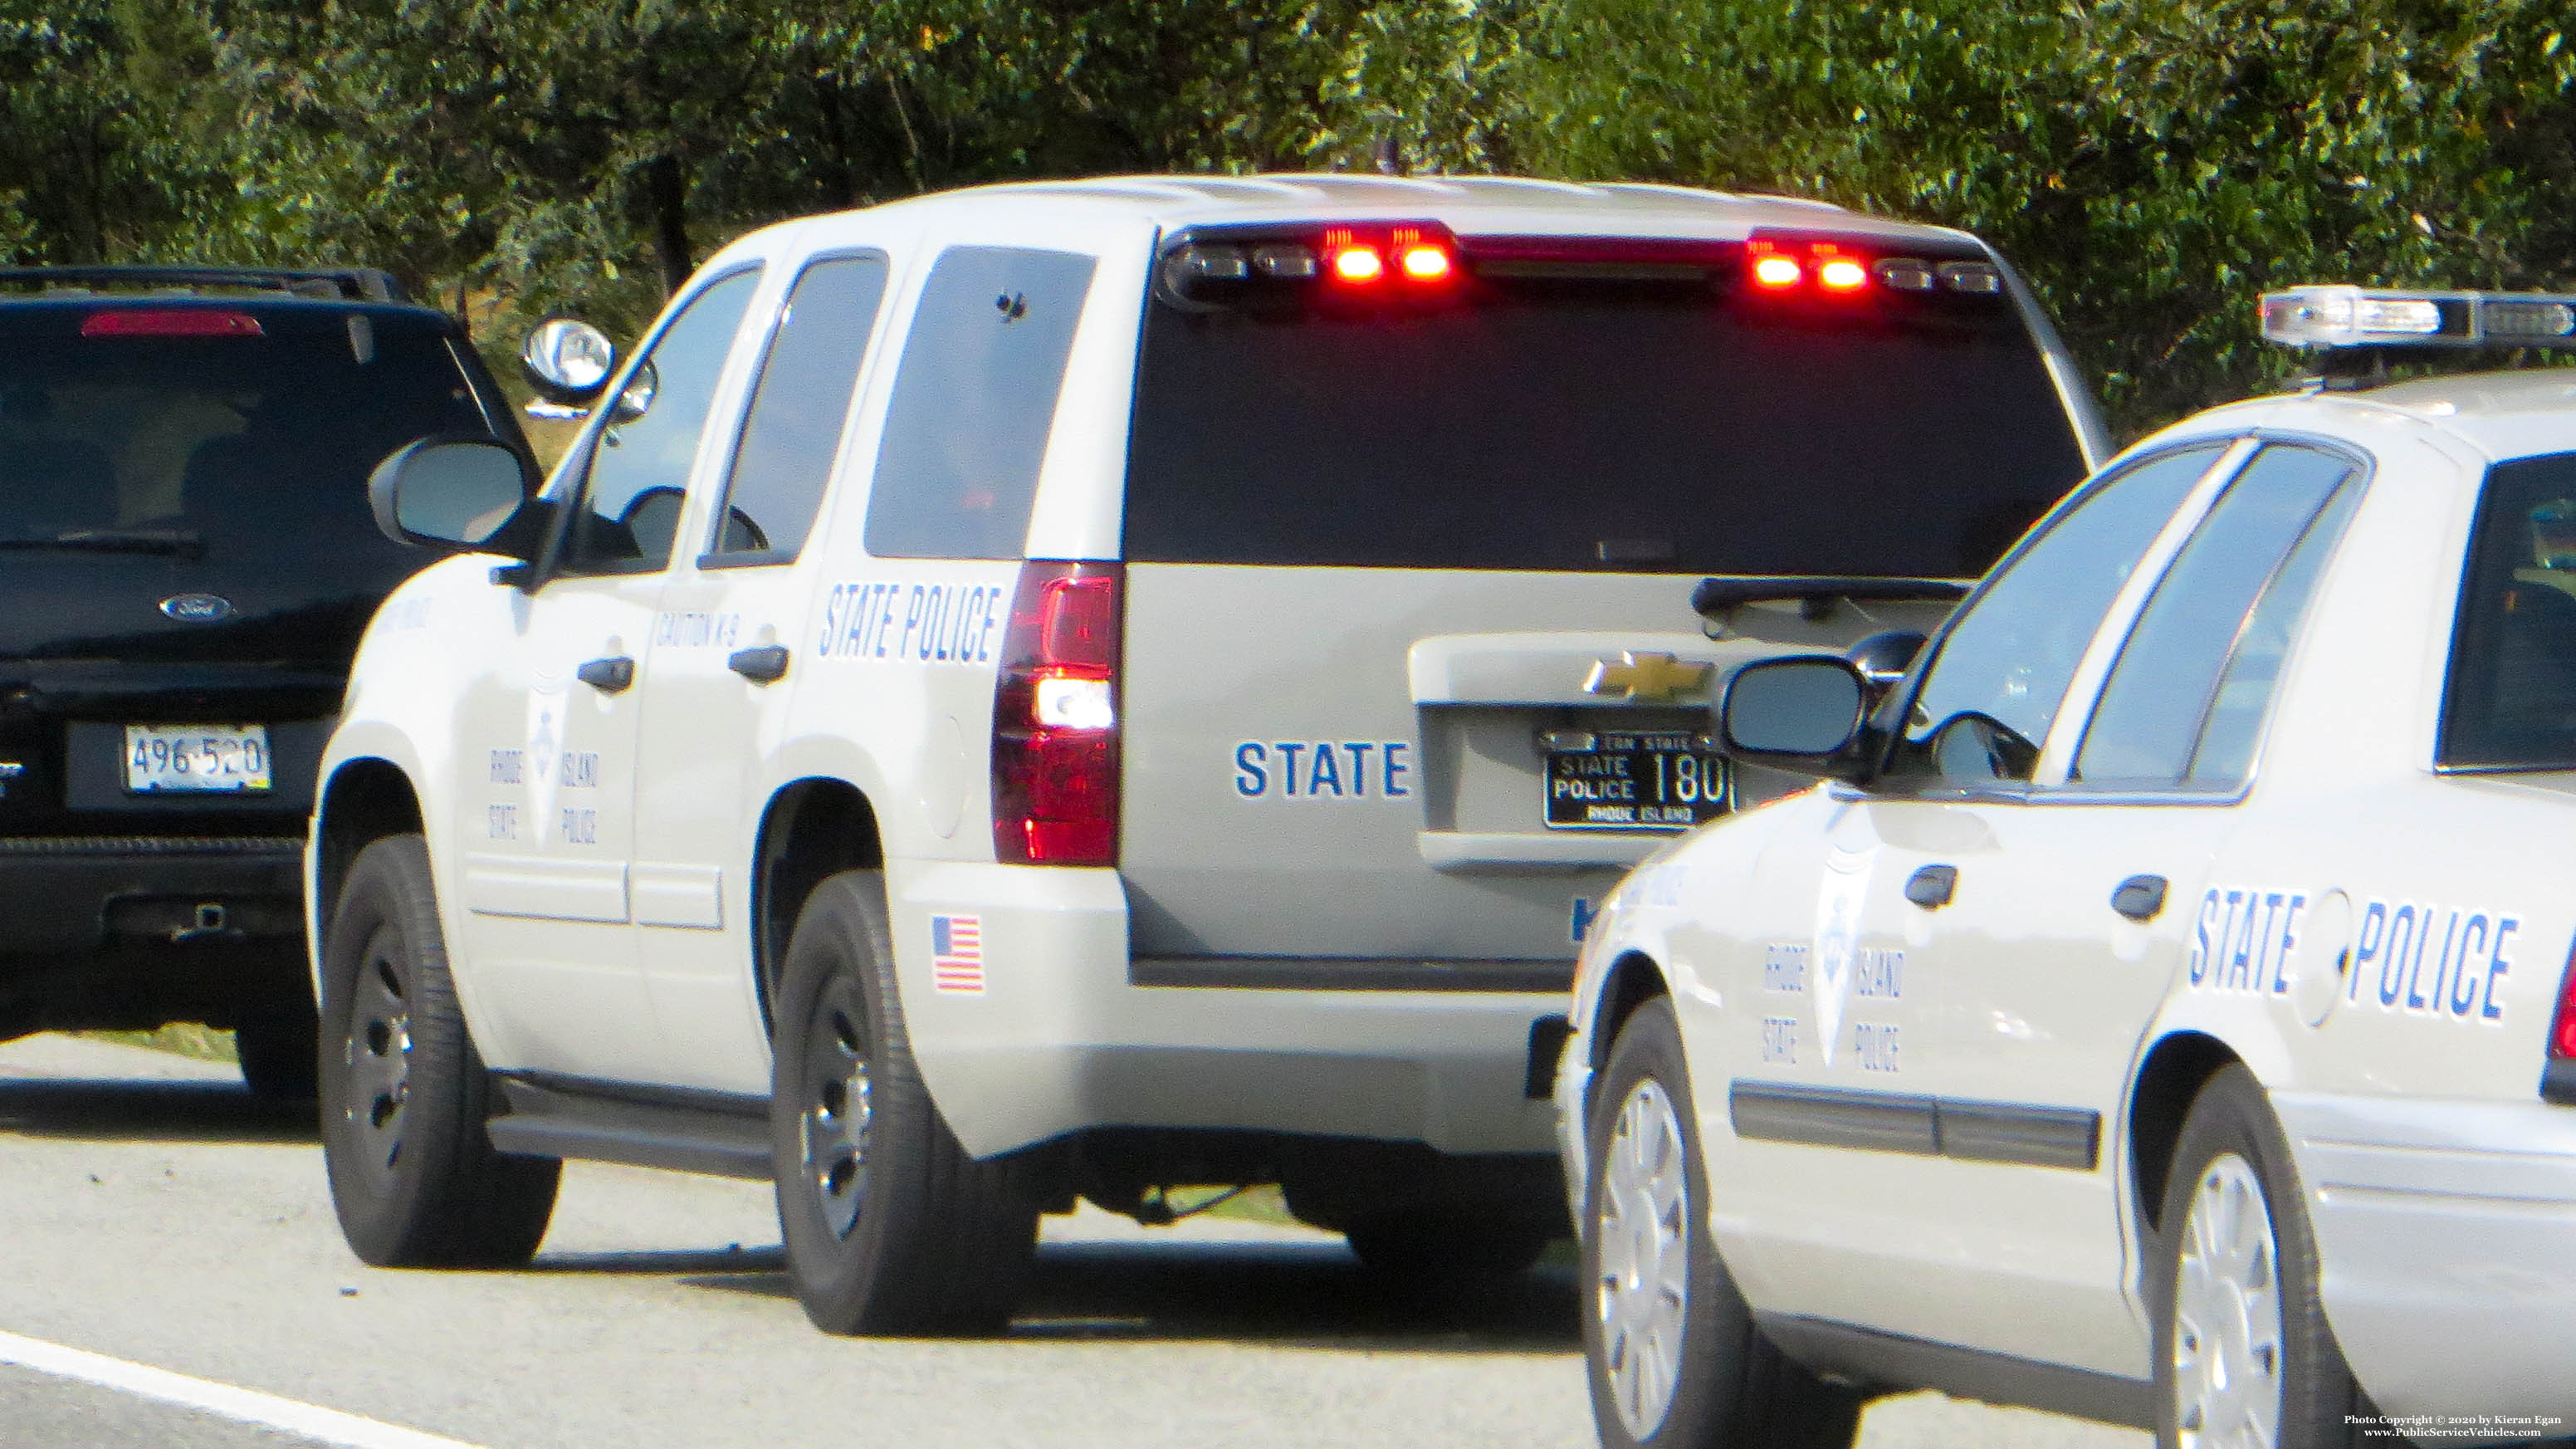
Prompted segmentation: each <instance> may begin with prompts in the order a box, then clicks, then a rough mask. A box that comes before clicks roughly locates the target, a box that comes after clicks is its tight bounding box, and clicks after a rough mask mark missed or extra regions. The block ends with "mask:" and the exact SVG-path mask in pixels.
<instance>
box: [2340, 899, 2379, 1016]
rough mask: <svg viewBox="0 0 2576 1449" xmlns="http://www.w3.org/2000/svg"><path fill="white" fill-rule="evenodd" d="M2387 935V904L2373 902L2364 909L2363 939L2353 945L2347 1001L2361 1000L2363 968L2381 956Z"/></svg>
mask: <svg viewBox="0 0 2576 1449" xmlns="http://www.w3.org/2000/svg"><path fill="white" fill-rule="evenodd" d="M2387 934H2388V904H2387V902H2385V901H2380V900H2373V901H2372V902H2371V903H2370V904H2368V905H2366V906H2364V907H2362V911H2361V937H2360V939H2359V940H2357V941H2355V942H2354V943H2353V948H2352V979H2351V980H2350V981H2347V982H2345V983H2344V988H2343V994H2344V999H2345V1000H2347V1001H2355V1000H2359V999H2360V996H2361V968H2362V967H2364V966H2367V965H2369V964H2370V963H2371V961H2372V960H2373V959H2374V958H2376V957H2377V956H2378V955H2379V946H2380V941H2381V940H2382V938H2384V937H2385V936H2386V935H2387Z"/></svg>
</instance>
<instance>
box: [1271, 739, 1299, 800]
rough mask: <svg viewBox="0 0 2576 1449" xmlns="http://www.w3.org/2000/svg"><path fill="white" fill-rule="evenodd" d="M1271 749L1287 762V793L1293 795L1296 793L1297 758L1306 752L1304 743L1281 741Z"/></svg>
mask: <svg viewBox="0 0 2576 1449" xmlns="http://www.w3.org/2000/svg"><path fill="white" fill-rule="evenodd" d="M1272 748H1274V749H1276V750H1277V751H1279V754H1280V757H1281V758H1282V759H1285V760H1286V761H1287V762H1288V793H1289V794H1291V795H1294V794H1296V793H1297V757H1298V756H1299V755H1302V754H1304V753H1305V752H1306V742H1305V741H1304V740H1281V741H1279V742H1277V743H1276V744H1275V745H1273V746H1272Z"/></svg>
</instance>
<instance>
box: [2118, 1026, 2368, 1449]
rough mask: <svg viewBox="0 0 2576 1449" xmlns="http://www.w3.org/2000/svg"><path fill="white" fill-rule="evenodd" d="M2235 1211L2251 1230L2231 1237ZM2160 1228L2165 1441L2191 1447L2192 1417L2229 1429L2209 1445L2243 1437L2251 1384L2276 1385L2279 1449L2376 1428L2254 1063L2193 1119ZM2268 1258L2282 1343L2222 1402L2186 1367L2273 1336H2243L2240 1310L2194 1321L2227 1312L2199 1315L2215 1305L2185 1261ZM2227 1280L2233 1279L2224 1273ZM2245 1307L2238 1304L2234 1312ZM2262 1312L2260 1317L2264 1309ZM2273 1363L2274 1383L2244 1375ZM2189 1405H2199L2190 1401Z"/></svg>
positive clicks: (2159, 1430)
mask: <svg viewBox="0 0 2576 1449" xmlns="http://www.w3.org/2000/svg"><path fill="white" fill-rule="evenodd" d="M2196 1207H2197V1209H2198V1213H2199V1215H2198V1216H2197V1217H2195V1215H2194V1214H2195V1208H2196ZM2255 1207H2259V1208H2261V1210H2262V1214H2263V1223H2262V1225H2264V1226H2268V1228H2269V1230H2270V1233H2271V1251H2269V1252H2268V1253H2263V1252H2260V1251H2259V1240H2258V1239H2254V1238H2252V1237H2251V1236H2250V1230H2251V1229H2252V1227H2254V1226H2255V1224H2254V1222H2253V1220H2252V1219H2251V1217H2250V1216H2248V1215H2247V1213H2246V1210H2247V1209H2250V1208H2255ZM2231 1212H2233V1214H2234V1217H2233V1219H2232V1221H2233V1222H2235V1223H2236V1224H2238V1225H2239V1226H2240V1227H2242V1228H2244V1229H2245V1230H2246V1232H2244V1233H2230V1232H2228V1231H2227V1230H2226V1228H2227V1224H2228V1222H2229V1221H2231V1218H2230V1216H2229V1215H2230V1213H2231ZM2156 1222H2157V1224H2158V1231H2157V1234H2156V1259H2155V1265H2154V1269H2153V1275H2152V1280H2151V1282H2150V1284H2149V1289H2150V1300H2149V1301H2151V1302H2152V1303H2153V1304H2154V1305H2155V1320H2156V1350H2155V1352H2156V1357H2155V1365H2156V1369H2155V1385H2156V1389H2155V1392H2156V1442H2157V1443H2158V1444H2159V1445H2162V1446H2165V1449H2172V1446H2174V1445H2177V1444H2179V1443H2180V1442H2181V1433H2182V1428H2183V1424H2184V1422H2185V1421H2186V1419H2190V1420H2192V1421H2193V1427H2194V1429H2195V1431H2201V1430H2203V1429H2204V1428H2205V1427H2206V1426H2207V1425H2208V1422H2209V1420H2210V1419H2211V1418H2213V1417H2214V1418H2216V1419H2217V1420H2218V1423H2217V1425H2216V1428H2217V1429H2218V1430H2219V1431H2221V1432H2220V1433H2219V1434H2218V1435H2217V1436H2215V1437H2211V1438H2206V1439H2203V1440H2202V1441H2201V1442H2204V1443H2233V1442H2237V1441H2236V1440H2234V1439H2231V1438H2227V1437H2225V1435H2224V1431H2225V1430H2226V1428H2227V1424H2228V1422H2229V1421H2230V1420H2231V1419H2232V1418H2233V1414H2234V1413H2235V1412H2241V1411H2242V1410H2243V1409H2244V1408H2245V1407H2246V1405H2247V1404H2248V1402H2249V1393H2248V1392H2236V1391H2235V1390H2237V1388H2238V1386H2240V1385H2243V1384H2245V1383H2246V1382H2247V1381H2248V1380H2249V1379H2252V1380H2254V1385H2253V1388H2252V1389H2251V1390H2250V1401H2251V1402H2253V1403H2256V1404H2260V1403H2261V1402H2264V1401H2265V1400H2266V1398H2267V1396H2268V1394H2269V1392H2270V1385H2271V1384H2277V1388H2278V1392H2279V1410H2278V1416H2277V1418H2276V1419H2275V1421H2274V1422H2275V1426H2276V1432H2275V1435H2274V1437H2273V1438H2272V1440H2271V1443H2272V1444H2273V1445H2274V1446H2275V1449H2327V1446H2351V1445H2358V1444H2359V1443H2361V1442H2362V1441H2361V1437H2360V1428H2361V1425H2362V1424H2363V1423H2365V1422H2375V1420H2373V1418H2372V1415H2373V1413H2374V1411H2373V1410H2372V1409H2371V1407H2370V1403H2369V1401H2368V1399H2366V1398H2365V1397H2364V1396H2363V1395H2362V1393H2361V1390H2360V1387H2359V1385H2357V1384H2356V1383H2355V1382H2354V1381H2353V1377H2352V1370H2351V1369H2350V1368H2349V1367H2348V1366H2346V1364H2345V1363H2344V1359H2343V1350H2342V1349H2341V1348H2340V1347H2338V1346H2337V1345H2336V1343H2335V1339H2334V1330H2333V1329H2331V1328H2330V1327H2328V1326H2327V1324H2326V1312H2325V1305H2324V1303H2323V1302H2322V1301H2321V1299H2320V1298H2319V1296H2318V1293H2317V1243H2316V1236H2315V1234H2314V1233H2313V1232H2312V1231H2311V1230H2310V1228H2309V1225H2308V1214H2307V1206H2306V1202H2305V1199H2304V1198H2303V1197H2302V1195H2301V1193H2300V1191H2299V1182H2298V1173H2297V1171H2296V1169H2295V1168H2294V1167H2293V1165H2292V1163H2291V1160H2290V1145H2289V1142H2288V1140H2287V1139H2286V1138H2284V1137H2283V1136H2282V1135H2281V1128H2280V1124H2279V1123H2278V1122H2276V1121H2275V1120H2274V1119H2273V1117H2272V1108H2271V1103H2270V1100H2269V1099H2268V1098H2267V1097H2265V1095H2264V1092H2263V1084H2262V1083H2261V1082H2259V1081H2257V1080H2256V1079H2255V1077H2254V1074H2253V1073H2251V1072H2249V1071H2247V1070H2246V1069H2245V1068H2244V1067H2242V1066H2232V1065H2231V1066H2228V1067H2226V1068H2223V1069H2221V1070H2220V1071H2219V1072H2218V1073H2217V1075H2215V1076H2213V1077H2211V1078H2210V1079H2209V1081H2208V1082H2207V1083H2206V1084H2205V1085H2203V1086H2202V1087H2201V1089H2200V1095H2199V1096H2197V1097H2196V1098H2194V1099H2193V1101H2192V1104H2191V1112H2190V1114H2189V1115H2187V1116H2186V1117H2184V1118H2183V1125H2182V1137H2181V1140H2180V1141H2179V1142H2178V1143H2177V1144H2176V1145H2175V1147H2174V1155H2173V1164H2172V1171H2171V1172H2170V1173H2169V1174H2168V1175H2167V1176H2166V1179H2165V1193H2164V1205H2163V1209H2162V1211H2161V1212H2160V1213H2159V1214H2158V1216H2157V1218H2156ZM2249 1243H2251V1244H2256V1245H2258V1250H2257V1252H2255V1253H2248V1254H2243V1255H2242V1257H2241V1260H2240V1256H2239V1254H2238V1253H2237V1252H2236V1251H2233V1250H2231V1247H2230V1246H2229V1245H2230V1244H2233V1245H2234V1247H2236V1248H2242V1247H2243V1246H2245V1245H2247V1244H2249ZM2258 1258H2269V1259H2270V1267H2269V1270H2268V1271H2269V1272H2270V1274H2271V1275H2272V1277H2273V1279H2274V1281H2275V1284H2276V1287H2277V1291H2276V1293H2275V1294H2274V1297H2273V1302H2274V1303H2275V1304H2276V1305H2277V1307H2278V1309H2279V1313H2280V1329H2279V1335H2278V1338H2277V1341H2276V1346H2275V1347H2274V1349H2273V1350H2272V1352H2270V1353H2269V1354H2268V1355H2266V1354H2263V1353H2261V1352H2259V1351H2256V1352H2253V1353H2251V1354H2249V1355H2248V1357H2247V1359H2246V1360H2243V1361H2240V1363H2239V1364H2238V1366H2237V1367H2236V1371H2235V1373H2234V1374H2233V1375H2232V1376H2231V1381H2230V1384H2229V1388H2228V1390H2225V1391H2219V1392H2217V1393H2216V1394H2215V1396H2214V1397H2215V1402H2214V1403H2213V1402H2212V1401H2211V1399H2212V1396H2211V1395H2210V1394H2209V1393H2208V1392H2205V1391H2204V1389H2203V1386H2202V1385H2201V1383H2200V1382H2199V1375H2198V1374H2196V1373H2194V1372H2193V1371H2192V1370H2191V1369H2190V1368H2189V1367H2188V1365H2189V1364H2190V1363H2192V1362H2196V1361H2203V1360H2204V1359H2205V1356H2206V1355H2207V1354H2208V1353H2209V1352H2211V1351H2212V1350H2213V1348H2215V1349H2217V1351H2221V1352H2224V1351H2225V1349H2226V1347H2227V1346H2229V1345H2232V1344H2233V1342H2235V1341H2236V1340H2237V1339H2238V1338H2240V1337H2241V1338H2244V1339H2246V1341H2248V1342H2255V1341H2258V1340H2259V1339H2261V1338H2264V1337H2269V1336H2270V1335H2269V1334H2268V1333H2267V1332H2266V1331H2264V1330H2263V1329H2262V1328H2260V1327H2259V1326H2258V1327H2257V1329H2256V1330H2255V1332H2254V1333H2252V1334H2250V1335H2247V1334H2244V1333H2243V1332H2242V1325H2243V1322H2244V1318H2243V1316H2242V1315H2234V1316H2235V1318H2236V1322H2235V1323H2234V1324H2233V1325H2231V1326H2229V1327H2227V1328H2224V1329H2222V1328H2219V1327H2218V1326H2217V1325H2215V1324H2213V1323H2209V1322H2196V1321H2194V1320H2196V1319H2201V1318H2210V1317H2214V1316H2220V1315H2213V1314H2210V1313H2207V1312H2203V1313H2200V1314H2194V1313H2193V1312H2192V1311H2191V1301H2192V1300H2193V1299H2198V1301H2200V1302H2202V1303H2204V1304H2206V1303H2207V1302H2208V1301H2209V1300H2208V1299H2206V1298H2200V1297H2199V1295H2197V1294H2184V1293H2182V1292H2181V1291H2180V1288H2181V1283H2182V1276H2183V1274H2184V1272H2185V1271H2186V1269H2185V1263H2186V1260H2187V1259H2197V1260H2198V1261H2199V1262H2200V1263H2202V1264H2204V1265H2216V1266H2222V1267H2223V1266H2224V1265H2229V1264H2235V1263H2238V1262H2240V1261H2241V1262H2242V1263H2244V1264H2253V1265H2254V1271H2256V1272H2258V1273H2259V1272H2260V1271H2262V1270H2261V1268H2260V1265H2259V1263H2257V1261H2256V1260H2257V1259H2258ZM2200 1276H2201V1277H2202V1278H2203V1279H2204V1280H2206V1279H2207V1277H2208V1276H2209V1268H2208V1267H2206V1266H2205V1267H2204V1268H2203V1269H2202V1270H2200ZM2218 1276H2219V1277H2221V1278H2225V1277H2229V1276H2233V1273H2232V1272H2231V1271H2221V1272H2219V1273H2218ZM2235 1301H2236V1300H2233V1299H2230V1300H2229V1304H2228V1308H2229V1312H2230V1313H2231V1314H2232V1313H2233V1309H2234V1307H2235ZM2255 1316H2256V1317H2257V1319H2258V1321H2259V1318H2260V1313H2259V1308H2258V1310H2257V1312H2256V1315H2255ZM2213 1341H2214V1342H2213ZM2266 1359H2268V1361H2269V1364H2270V1365H2271V1371H2270V1374H2269V1376H2268V1382H2267V1376H2266V1375H2265V1374H2264V1373H2263V1372H2262V1371H2261V1370H2260V1369H2259V1368H2258V1369H2256V1370H2255V1371H2254V1372H2251V1373H2249V1372H2247V1368H2246V1365H2247V1364H2253V1365H2260V1364H2262V1363H2263V1362H2265V1361H2266ZM2187 1399H2188V1400H2191V1401H2192V1403H2191V1404H2186V1402H2185V1400H2187ZM2193 1405H2197V1411H2196V1412H2195V1409H2194V1407H2193Z"/></svg>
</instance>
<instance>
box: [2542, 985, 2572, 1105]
mask: <svg viewBox="0 0 2576 1449" xmlns="http://www.w3.org/2000/svg"><path fill="white" fill-rule="evenodd" d="M2540 1095H2542V1096H2543V1097H2546V1098H2548V1099H2549V1100H2550V1101H2553V1102H2560V1103H2564V1104H2566V1105H2568V1106H2576V949H2571V950H2570V951H2569V952H2568V953H2567V970H2566V971H2565V972H2564V973H2563V974H2561V975H2560V976H2559V978H2558V1013H2557V1015H2555V1016H2552V1017H2551V1018H2550V1019H2549V1060H2548V1063H2547V1064H2546V1065H2545V1066H2544V1067H2542V1069H2541V1074H2540Z"/></svg>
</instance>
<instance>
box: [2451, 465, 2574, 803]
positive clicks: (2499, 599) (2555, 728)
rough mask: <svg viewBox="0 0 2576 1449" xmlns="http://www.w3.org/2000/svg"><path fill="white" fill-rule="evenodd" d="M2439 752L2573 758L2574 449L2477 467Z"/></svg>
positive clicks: (2509, 758)
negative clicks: (2483, 470)
mask: <svg viewBox="0 0 2576 1449" xmlns="http://www.w3.org/2000/svg"><path fill="white" fill-rule="evenodd" d="M2439 758H2440V760H2441V762H2442V763H2443V764H2444V765H2450V766H2468V767H2476V766H2496V767H2503V768H2515V767H2522V768H2548V769H2564V768H2567V767H2569V766H2571V765H2576V453H2558V454H2553V455H2551V456H2549V457H2545V458H2522V459H2517V460H2516V461H2514V462H2510V463H2498V464H2497V465H2495V466H2494V467H2493V468H2491V469H2489V470H2487V481H2486V488H2485V491H2484V493H2483V495H2482V496H2481V497H2480V499H2479V502H2478V522H2477V529H2476V531H2475V533H2474V534H2473V535H2472V536H2471V541H2470V544H2469V565H2468V569H2467V572H2466V576H2465V577H2464V578H2463V580H2462V582H2461V586H2460V607H2459V616H2458V619H2457V621H2456V622H2455V623H2454V624H2453V626H2452V634H2451V678H2450V686H2449V691H2448V694H2447V696H2446V698H2445V700H2444V707H2443V711H2442V744H2441V749H2440V751H2439Z"/></svg>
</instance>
